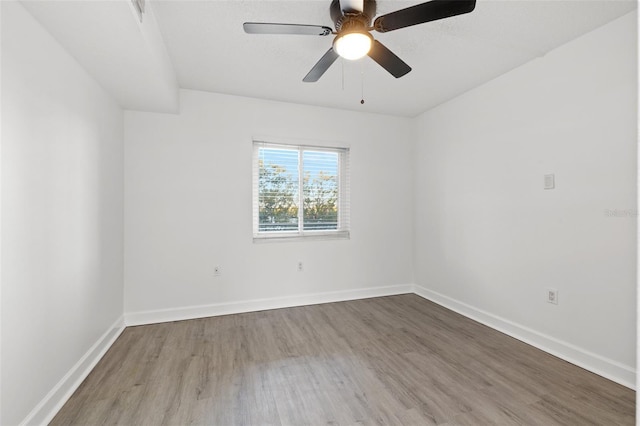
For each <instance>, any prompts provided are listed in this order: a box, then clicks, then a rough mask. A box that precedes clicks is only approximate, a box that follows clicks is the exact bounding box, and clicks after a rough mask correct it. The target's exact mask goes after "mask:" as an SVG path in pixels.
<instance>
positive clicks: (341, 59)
mask: <svg viewBox="0 0 640 426" xmlns="http://www.w3.org/2000/svg"><path fill="white" fill-rule="evenodd" d="M340 64H341V65H342V91H343V92H344V59H343V58H340Z"/></svg>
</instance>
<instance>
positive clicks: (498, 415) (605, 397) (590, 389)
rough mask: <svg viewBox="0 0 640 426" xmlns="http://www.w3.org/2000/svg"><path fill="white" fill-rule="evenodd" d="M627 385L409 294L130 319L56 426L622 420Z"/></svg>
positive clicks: (627, 410)
mask: <svg viewBox="0 0 640 426" xmlns="http://www.w3.org/2000/svg"><path fill="white" fill-rule="evenodd" d="M634 401H635V392H633V391H631V390H629V389H627V388H625V387H623V386H620V385H618V384H616V383H613V382H611V381H608V380H606V379H603V378H602V377H599V376H597V375H595V374H592V373H589V372H587V371H585V370H583V369H581V368H579V367H576V366H574V365H572V364H569V363H567V362H564V361H562V360H560V359H558V358H555V357H553V356H551V355H548V354H546V353H544V352H542V351H540V350H537V349H535V348H533V347H531V346H529V345H526V344H524V343H522V342H520V341H518V340H515V339H512V338H510V337H508V336H506V335H504V334H501V333H499V332H497V331H494V330H492V329H490V328H488V327H485V326H483V325H480V324H478V323H476V322H474V321H471V320H469V319H467V318H464V317H462V316H460V315H458V314H456V313H454V312H451V311H449V310H447V309H444V308H442V307H440V306H438V305H435V304H433V303H431V302H429V301H426V300H424V299H422V298H420V297H419V296H416V295H401V296H390V297H381V298H375V299H366V300H357V301H350V302H341V303H330V304H324V305H315V306H304V307H298V308H289V309H279V310H272V311H263V312H255V313H247V314H239V315H228V316H223V317H213V318H204V319H197V320H190V321H180V322H173V323H164V324H156V325H147V326H139V327H129V328H127V329H126V330H125V331H124V332H123V334H122V335H121V336H120V338H119V339H118V340H117V341H116V342H115V344H114V345H113V346H112V348H111V349H110V350H109V351H108V353H107V354H106V355H105V357H104V358H103V359H102V360H101V361H100V362H99V364H98V365H97V366H96V368H95V369H94V371H93V372H92V373H91V374H90V375H89V377H87V379H86V380H85V381H84V383H83V384H82V385H81V386H80V388H79V389H78V390H77V391H76V392H75V394H74V395H73V396H72V397H71V399H70V400H69V401H68V402H67V404H66V405H65V406H64V407H63V408H62V410H61V411H60V412H59V413H58V415H57V416H56V417H55V418H54V420H53V422H52V424H53V425H70V424H76V425H98V424H123V425H162V424H166V425H189V424H206V425H296V426H300V425H324V424H331V425H353V424H366V425H375V424H385V425H387V424H388V425H402V424H404V425H487V424H498V425H510V424H526V425H544V426H550V425H593V424H598V425H632V424H634V411H635V402H634Z"/></svg>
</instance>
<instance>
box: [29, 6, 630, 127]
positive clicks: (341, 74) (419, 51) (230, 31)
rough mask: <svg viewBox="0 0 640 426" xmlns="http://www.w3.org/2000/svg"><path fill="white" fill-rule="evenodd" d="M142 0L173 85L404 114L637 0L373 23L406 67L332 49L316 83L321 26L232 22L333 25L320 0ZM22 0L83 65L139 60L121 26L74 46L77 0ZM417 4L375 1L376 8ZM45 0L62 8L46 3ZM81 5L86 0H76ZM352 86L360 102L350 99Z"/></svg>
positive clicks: (110, 82)
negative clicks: (289, 28) (283, 28)
mask: <svg viewBox="0 0 640 426" xmlns="http://www.w3.org/2000/svg"><path fill="white" fill-rule="evenodd" d="M115 1H116V2H118V1H125V2H128V1H129V0H115ZM147 1H148V3H149V6H150V7H151V8H152V11H153V15H155V20H156V21H157V24H158V28H159V30H160V34H161V35H162V39H163V40H164V45H165V48H166V51H167V52H168V56H169V59H170V62H171V64H172V66H173V70H175V75H176V76H177V80H178V85H179V86H180V87H182V88H187V89H196V90H205V91H212V92H219V93H228V94H235V95H242V96H251V97H257V98H265V99H273V100H280V101H287V102H295V103H302V104H312V105H321V106H326V107H333V108H342V109H352V110H361V111H370V112H378V113H385V114H393V115H402V116H415V115H417V114H419V113H421V112H423V111H425V110H427V109H429V108H431V107H433V106H435V105H438V104H440V103H442V102H444V101H446V100H448V99H451V98H453V97H455V96H457V95H459V94H461V93H463V92H465V91H467V90H469V89H472V88H474V87H476V86H478V85H481V84H483V83H484V82H487V81H489V80H491V79H493V78H495V77H497V76H499V75H501V74H503V73H505V72H507V71H509V70H511V69H513V68H515V67H517V66H519V65H521V64H524V63H525V62H528V61H530V60H532V59H535V58H537V57H540V56H543V55H544V54H545V53H546V52H548V51H550V50H552V49H554V48H555V47H558V46H560V45H562V44H564V43H566V42H567V41H570V40H572V39H574V38H576V37H578V36H580V35H582V34H584V33H587V32H589V31H591V30H593V29H595V28H597V27H599V26H602V25H604V24H606V23H607V22H610V21H612V20H614V19H615V18H618V17H620V16H622V15H624V14H626V13H628V12H630V11H632V10H634V9H635V8H636V2H635V1H626V0H607V1H599V0H571V1H564V0H545V1H542V0H535V1H529V0H501V1H494V0H478V2H477V6H476V9H475V10H474V11H473V12H471V13H469V14H466V15H462V16H458V17H454V18H449V19H445V20H441V21H436V22H431V23H427V24H423V25H419V26H415V27H410V28H405V29H401V30H397V31H392V32H389V33H385V34H379V33H376V32H373V33H372V34H373V35H374V37H375V38H376V39H378V40H380V41H381V42H382V43H384V44H385V45H386V46H387V47H388V48H389V49H391V50H392V51H394V52H395V53H396V54H397V55H398V56H400V57H401V58H402V59H403V60H404V61H405V62H407V63H408V64H409V65H410V66H411V67H412V68H413V71H411V72H410V73H409V74H407V75H406V76H404V77H402V78H400V79H395V78H393V77H392V76H391V75H389V74H388V73H387V72H386V71H385V70H384V69H382V68H381V67H380V66H379V65H377V64H376V63H375V62H373V61H372V60H371V59H369V58H364V59H362V60H359V61H355V62H351V61H346V60H342V59H339V60H338V61H336V63H334V64H333V66H332V67H331V68H330V69H329V70H328V71H327V72H326V73H325V75H324V76H323V77H322V78H321V79H320V81H319V82H317V83H303V82H302V78H303V77H304V76H305V75H306V73H307V72H308V71H309V70H310V69H311V67H312V66H313V65H314V64H315V63H316V62H317V61H318V59H319V58H320V57H321V56H322V55H323V54H324V52H326V50H327V49H328V48H329V47H330V46H331V42H332V36H327V37H315V36H291V35H289V36H286V35H282V36H280V35H250V34H245V33H244V32H243V29H242V23H243V22H245V21H258V22H282V23H302V24H318V25H327V26H332V22H331V19H330V17H329V4H330V0H305V1H289V0H285V1H281V0H262V1H258V0H228V1H221V0H206V1H191V0H147ZM29 3H30V5H29V7H28V9H29V10H30V11H31V12H32V13H33V14H34V15H35V16H36V17H38V18H39V20H40V21H41V22H42V23H43V25H45V27H47V28H48V29H49V30H50V32H51V33H52V34H53V35H54V36H55V37H57V38H58V40H59V41H60V42H61V43H62V44H63V45H65V47H67V48H68V49H69V50H70V52H71V53H72V54H73V55H74V56H75V57H76V58H77V59H78V61H79V62H80V63H82V64H83V65H84V66H85V68H87V69H88V70H89V71H90V72H92V70H94V71H93V72H94V73H96V74H100V70H104V66H102V65H101V64H104V63H105V61H106V62H109V63H111V64H113V63H117V64H118V66H119V67H122V68H123V70H124V71H127V67H128V66H130V65H129V64H130V63H131V64H134V65H136V66H138V68H140V65H141V64H140V63H137V64H136V62H135V61H131V59H130V57H131V54H132V52H131V51H130V49H131V47H130V46H129V47H127V46H123V45H122V44H123V43H122V38H123V37H118V36H116V34H113V33H111V34H110V33H109V32H108V31H105V32H104V34H102V35H98V34H97V33H96V32H95V31H94V33H96V34H92V39H91V42H92V43H95V44H96V45H99V46H103V48H102V50H105V49H106V48H107V47H108V46H110V44H111V43H115V42H116V41H118V42H119V43H120V44H119V45H118V46H119V48H118V49H108V50H109V55H110V56H111V57H110V58H104V55H96V54H95V52H94V54H90V53H91V52H90V51H89V50H87V49H85V51H83V50H82V49H78V48H77V46H74V44H78V40H77V39H78V38H80V39H82V37H83V33H89V32H91V31H90V29H91V28H93V27H95V24H92V23H91V22H85V21H87V20H86V19H82V16H80V15H78V16H76V19H74V13H75V12H74V10H75V9H74V7H73V4H74V3H77V2H69V1H46V2H43V3H40V2H29ZM83 3H89V4H91V3H94V4H96V5H97V4H100V3H104V2H100V1H93V2H86V1H85V2H83ZM110 3H112V2H110ZM418 3H421V1H397V0H378V15H381V14H385V13H388V12H391V11H394V10H397V9H401V8H404V7H408V6H411V5H414V4H418ZM69 5H71V6H69ZM56 8H61V9H62V8H63V9H65V13H64V14H62V13H58V14H56V13H54V12H55V9H56ZM87 8H89V9H90V8H91V6H90V5H89V6H86V5H85V7H83V8H82V9H83V10H85V9H87ZM79 9H80V8H78V10H79ZM96 10H98V8H97V7H96ZM84 13H86V10H85V12H84ZM96 13H98V12H96ZM101 15H102V16H101V17H100V18H101V20H102V24H103V26H107V27H108V26H109V24H111V26H112V28H116V29H117V28H121V27H122V24H121V23H118V22H105V20H108V19H112V17H111V15H105V14H104V13H102V14H101ZM50 16H57V19H51V18H50ZM61 16H63V17H64V19H63V18H62V17H61ZM96 16H100V15H96ZM65 20H66V21H65ZM83 25H84V26H85V27H86V28H84V29H83ZM143 25H144V24H143ZM71 29H72V30H71ZM61 34H62V36H61ZM64 34H66V37H65V36H64ZM72 35H73V36H72ZM74 37H75V38H74ZM85 44H88V43H87V42H86V43H85ZM119 50H122V51H124V52H127V57H126V58H129V59H126V58H123V57H118V53H117V52H118V51H119ZM596 60H597V58H594V61H596ZM100 61H102V63H101V62H100ZM131 66H133V65H131ZM163 72H164V73H165V74H166V70H164V71H163ZM172 72H173V71H172ZM111 74H113V75H111ZM119 74H122V72H120V73H112V72H104V71H103V72H102V73H101V74H100V76H99V78H98V80H99V81H101V82H102V84H103V86H105V87H118V85H120V87H121V89H120V90H122V87H125V86H123V84H124V83H125V81H124V80H123V78H122V76H121V75H119ZM146 75H147V76H148V73H147V74H146ZM132 76H133V77H132ZM136 78H137V80H136ZM147 79H148V78H147ZM105 81H106V82H105ZM132 82H133V83H136V84H137V85H138V86H139V87H145V84H148V82H147V81H145V74H140V75H139V76H137V77H136V74H135V73H129V85H131V83H132ZM362 89H364V99H365V104H364V105H361V104H360V99H361V93H362ZM122 98H123V97H122V96H120V97H119V98H118V99H120V100H121V99H122ZM128 102H130V101H127V100H124V101H122V100H121V103H123V106H124V107H125V108H127V107H131V106H130V105H128ZM138 103H139V104H140V102H138Z"/></svg>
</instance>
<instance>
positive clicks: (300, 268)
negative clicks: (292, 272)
mask: <svg viewBox="0 0 640 426" xmlns="http://www.w3.org/2000/svg"><path fill="white" fill-rule="evenodd" d="M302 271H304V265H303V264H302V262H298V272H302Z"/></svg>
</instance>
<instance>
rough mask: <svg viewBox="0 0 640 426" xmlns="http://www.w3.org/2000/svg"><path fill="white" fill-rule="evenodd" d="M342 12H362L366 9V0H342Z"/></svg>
mask: <svg viewBox="0 0 640 426" xmlns="http://www.w3.org/2000/svg"><path fill="white" fill-rule="evenodd" d="M340 9H342V12H344V13H346V12H362V11H364V0H340Z"/></svg>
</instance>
